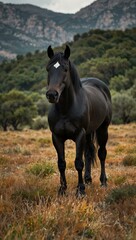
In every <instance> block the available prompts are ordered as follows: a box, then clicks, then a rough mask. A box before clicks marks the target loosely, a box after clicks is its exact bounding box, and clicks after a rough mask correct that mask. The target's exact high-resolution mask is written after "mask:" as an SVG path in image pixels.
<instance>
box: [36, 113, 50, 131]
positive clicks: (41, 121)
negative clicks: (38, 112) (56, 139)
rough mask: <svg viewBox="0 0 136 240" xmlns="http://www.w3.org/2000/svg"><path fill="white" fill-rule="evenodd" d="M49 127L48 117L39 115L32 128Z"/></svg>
mask: <svg viewBox="0 0 136 240" xmlns="http://www.w3.org/2000/svg"><path fill="white" fill-rule="evenodd" d="M46 128H48V122H47V117H41V116H38V117H37V118H36V119H35V120H34V121H33V124H32V129H34V130H39V129H46Z"/></svg>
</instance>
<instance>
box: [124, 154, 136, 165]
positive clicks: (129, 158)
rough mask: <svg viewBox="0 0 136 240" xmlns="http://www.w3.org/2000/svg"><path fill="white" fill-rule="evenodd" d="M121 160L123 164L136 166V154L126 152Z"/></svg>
mask: <svg viewBox="0 0 136 240" xmlns="http://www.w3.org/2000/svg"><path fill="white" fill-rule="evenodd" d="M122 162H123V165H124V166H136V155H132V154H128V155H126V156H125V157H124V158H123V161H122Z"/></svg>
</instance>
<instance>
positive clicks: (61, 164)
mask: <svg viewBox="0 0 136 240" xmlns="http://www.w3.org/2000/svg"><path fill="white" fill-rule="evenodd" d="M52 140H53V144H54V147H55V149H56V151H57V154H58V169H59V172H60V188H59V191H58V193H59V195H63V194H65V191H66V189H67V182H66V176H65V169H66V161H65V153H64V141H63V140H62V139H60V138H59V137H58V136H56V135H55V134H53V135H52Z"/></svg>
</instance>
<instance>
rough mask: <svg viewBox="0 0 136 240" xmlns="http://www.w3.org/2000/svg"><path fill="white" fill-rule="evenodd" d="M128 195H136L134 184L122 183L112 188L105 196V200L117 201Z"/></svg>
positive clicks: (126, 197) (109, 201) (128, 196)
mask: <svg viewBox="0 0 136 240" xmlns="http://www.w3.org/2000/svg"><path fill="white" fill-rule="evenodd" d="M130 197H136V185H135V184H133V185H124V186H121V187H119V188H115V189H113V190H112V191H111V192H110V193H109V195H108V196H107V197H106V202H107V203H109V204H111V203H118V202H119V201H123V200H125V199H128V198H130Z"/></svg>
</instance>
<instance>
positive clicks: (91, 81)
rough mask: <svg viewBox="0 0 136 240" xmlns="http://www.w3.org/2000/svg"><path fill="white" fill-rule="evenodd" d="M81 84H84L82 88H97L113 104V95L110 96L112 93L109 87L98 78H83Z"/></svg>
mask: <svg viewBox="0 0 136 240" xmlns="http://www.w3.org/2000/svg"><path fill="white" fill-rule="evenodd" d="M81 83H82V86H83V87H84V86H88V87H89V86H92V87H95V88H97V89H98V90H99V91H100V92H102V93H103V94H104V95H106V97H107V98H108V100H109V101H110V102H111V94H110V91H109V88H108V87H107V85H106V84H105V83H104V82H103V81H101V80H99V79H97V78H81Z"/></svg>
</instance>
